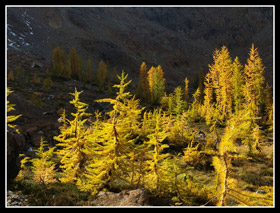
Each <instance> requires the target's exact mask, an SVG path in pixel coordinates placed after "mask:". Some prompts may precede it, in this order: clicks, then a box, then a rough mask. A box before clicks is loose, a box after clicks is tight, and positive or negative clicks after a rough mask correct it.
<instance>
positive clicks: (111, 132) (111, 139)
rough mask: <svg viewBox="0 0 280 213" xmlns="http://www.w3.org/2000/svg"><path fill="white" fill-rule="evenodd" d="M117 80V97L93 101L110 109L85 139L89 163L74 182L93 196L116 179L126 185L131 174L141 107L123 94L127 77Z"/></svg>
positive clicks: (127, 95)
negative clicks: (110, 106)
mask: <svg viewBox="0 0 280 213" xmlns="http://www.w3.org/2000/svg"><path fill="white" fill-rule="evenodd" d="M118 78H119V80H120V84H118V85H114V87H117V88H118V89H119V91H118V92H117V97H116V98H115V99H111V98H107V99H101V100H98V101H97V102H106V103H110V104H112V106H113V110H112V111H110V112H108V115H109V119H108V120H105V121H102V122H101V121H100V120H98V119H97V123H96V124H95V125H96V127H94V128H93V133H92V134H90V135H89V136H88V141H89V143H88V145H87V150H88V151H87V152H88V153H89V154H88V155H89V156H90V159H91V160H90V163H89V164H88V165H87V167H86V172H85V174H84V177H83V178H82V179H80V180H79V182H78V186H79V188H80V189H81V190H83V191H91V192H92V194H93V195H94V194H96V193H98V191H99V190H101V189H102V188H104V187H108V185H109V184H110V183H111V182H112V181H114V180H116V179H117V180H118V179H120V180H124V181H127V182H130V181H131V178H132V177H131V176H132V175H133V172H134V170H133V165H134V164H133V162H131V161H130V160H131V153H132V152H133V150H134V149H133V148H134V143H135V141H136V140H137V135H138V134H139V125H140V123H139V119H140V114H141V111H142V110H143V108H140V107H139V100H135V98H134V97H132V98H131V94H130V93H129V92H125V88H126V87H127V86H128V84H129V83H130V82H131V81H128V82H125V81H126V79H127V75H125V74H124V72H122V75H121V76H118ZM96 130H98V131H96Z"/></svg>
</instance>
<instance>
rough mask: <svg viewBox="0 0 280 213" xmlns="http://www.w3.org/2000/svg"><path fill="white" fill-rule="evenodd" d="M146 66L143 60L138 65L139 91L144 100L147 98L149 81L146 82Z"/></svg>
mask: <svg viewBox="0 0 280 213" xmlns="http://www.w3.org/2000/svg"><path fill="white" fill-rule="evenodd" d="M147 71H148V67H147V65H146V63H145V62H144V61H143V62H142V64H141V66H140V73H139V75H140V91H141V95H140V96H141V98H143V99H144V100H149V95H150V94H149V82H148V73H147Z"/></svg>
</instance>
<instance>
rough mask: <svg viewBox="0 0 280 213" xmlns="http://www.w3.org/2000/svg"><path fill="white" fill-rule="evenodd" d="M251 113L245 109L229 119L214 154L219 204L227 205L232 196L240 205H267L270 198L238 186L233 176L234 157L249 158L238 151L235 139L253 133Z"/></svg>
mask: <svg viewBox="0 0 280 213" xmlns="http://www.w3.org/2000/svg"><path fill="white" fill-rule="evenodd" d="M250 116H251V115H250V113H249V112H248V111H247V110H246V109H243V110H241V111H238V112H236V113H235V114H234V115H233V116H232V117H231V119H229V120H228V122H227V126H226V128H225V132H224V134H223V136H222V137H221V142H220V144H219V147H218V152H217V154H216V156H213V166H214V168H215V171H216V174H217V175H218V190H217V195H216V196H215V197H216V198H218V203H217V205H219V206H225V205H227V198H228V197H231V198H233V199H234V200H236V201H237V202H239V203H240V205H246V206H254V205H267V204H269V203H270V198H268V196H266V195H256V194H255V193H252V192H248V191H244V190H241V189H239V188H238V186H237V183H238V182H237V180H236V179H235V178H233V176H232V165H231V161H232V159H247V158H248V157H247V156H244V155H242V154H238V153H237V146H236V144H235V141H236V139H237V138H243V137H245V136H246V135H248V134H250V133H251V127H250Z"/></svg>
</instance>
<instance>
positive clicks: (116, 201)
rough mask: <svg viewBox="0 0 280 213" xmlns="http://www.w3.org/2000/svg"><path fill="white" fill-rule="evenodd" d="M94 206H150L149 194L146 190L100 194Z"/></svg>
mask: <svg viewBox="0 0 280 213" xmlns="http://www.w3.org/2000/svg"><path fill="white" fill-rule="evenodd" d="M91 204H92V205H94V206H149V202H148V196H147V192H146V191H145V190H144V189H135V190H123V191H121V192H120V193H114V192H103V191H101V192H99V194H98V195H97V199H96V200H94V201H92V202H91Z"/></svg>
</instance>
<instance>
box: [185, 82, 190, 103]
mask: <svg viewBox="0 0 280 213" xmlns="http://www.w3.org/2000/svg"><path fill="white" fill-rule="evenodd" d="M184 82H185V90H184V100H185V101H186V104H188V102H189V98H190V95H189V82H190V81H189V79H188V78H187V77H186V78H185V81H184Z"/></svg>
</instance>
